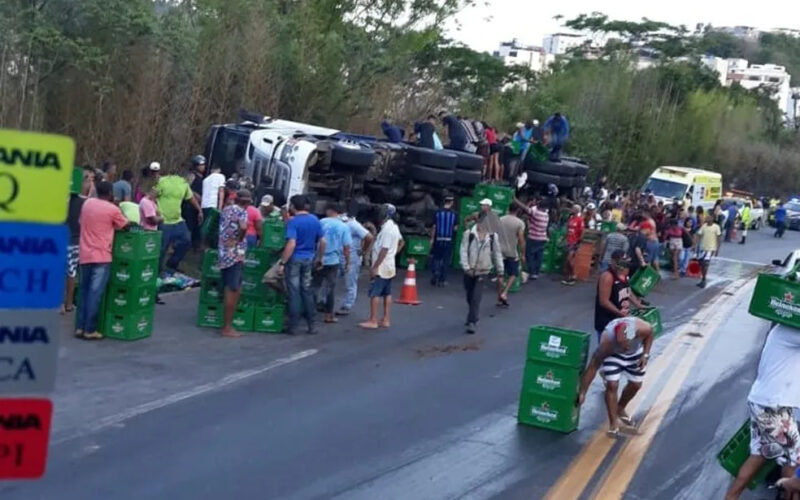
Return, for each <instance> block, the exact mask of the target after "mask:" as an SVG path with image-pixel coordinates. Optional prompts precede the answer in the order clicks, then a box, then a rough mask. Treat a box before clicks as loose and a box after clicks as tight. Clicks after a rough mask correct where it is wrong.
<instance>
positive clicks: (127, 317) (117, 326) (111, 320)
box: [100, 306, 153, 340]
mask: <svg viewBox="0 0 800 500" xmlns="http://www.w3.org/2000/svg"><path fill="white" fill-rule="evenodd" d="M100 327H101V330H100V332H102V334H103V335H104V336H106V337H108V338H110V339H117V340H139V339H143V338H146V337H149V336H150V335H151V334H152V333H153V308H152V306H151V307H149V308H147V309H145V310H142V311H137V312H135V313H124V314H111V313H106V315H105V317H103V321H102V322H101V323H100Z"/></svg>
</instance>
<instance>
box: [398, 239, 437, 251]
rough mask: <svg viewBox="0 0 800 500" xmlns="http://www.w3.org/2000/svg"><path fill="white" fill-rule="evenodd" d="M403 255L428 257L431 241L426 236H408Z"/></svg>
mask: <svg viewBox="0 0 800 500" xmlns="http://www.w3.org/2000/svg"><path fill="white" fill-rule="evenodd" d="M403 253H405V254H408V255H428V254H429V253H431V239H430V238H429V237H427V236H408V237H407V238H406V244H405V247H404V248H403Z"/></svg>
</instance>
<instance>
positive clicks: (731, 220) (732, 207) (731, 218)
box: [725, 202, 739, 242]
mask: <svg viewBox="0 0 800 500" xmlns="http://www.w3.org/2000/svg"><path fill="white" fill-rule="evenodd" d="M727 210H728V217H727V219H725V241H727V242H730V241H731V234H733V228H734V227H735V224H736V217H737V216H738V215H739V211H738V210H736V203H734V202H730V203H728V207H727Z"/></svg>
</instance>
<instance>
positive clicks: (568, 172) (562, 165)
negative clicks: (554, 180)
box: [525, 161, 575, 177]
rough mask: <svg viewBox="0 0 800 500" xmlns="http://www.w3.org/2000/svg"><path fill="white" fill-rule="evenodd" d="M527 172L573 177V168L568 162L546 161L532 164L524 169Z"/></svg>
mask: <svg viewBox="0 0 800 500" xmlns="http://www.w3.org/2000/svg"><path fill="white" fill-rule="evenodd" d="M525 168H526V169H527V170H528V172H541V173H543V174H550V175H560V176H563V177H571V176H573V175H575V167H573V164H572V163H570V162H566V161H562V162H553V161H546V162H542V163H532V164H528V165H526V167H525Z"/></svg>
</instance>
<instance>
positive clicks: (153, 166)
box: [149, 161, 161, 172]
mask: <svg viewBox="0 0 800 500" xmlns="http://www.w3.org/2000/svg"><path fill="white" fill-rule="evenodd" d="M149 168H150V170H152V171H153V172H158V171H159V170H161V164H160V163H158V162H157V161H154V162H152V163H150V167H149Z"/></svg>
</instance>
